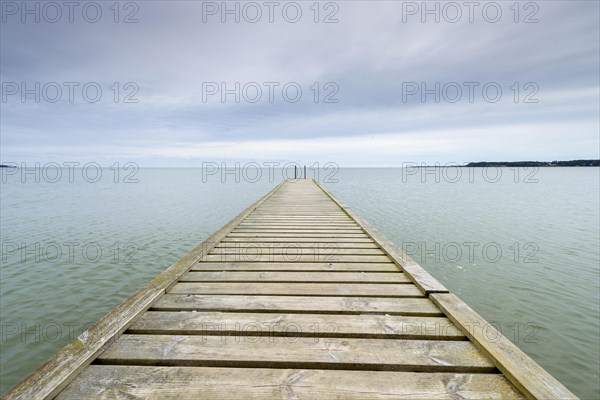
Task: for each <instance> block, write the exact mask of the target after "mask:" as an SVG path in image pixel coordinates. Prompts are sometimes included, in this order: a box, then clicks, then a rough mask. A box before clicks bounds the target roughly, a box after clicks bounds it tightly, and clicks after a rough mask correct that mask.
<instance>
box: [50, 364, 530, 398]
mask: <svg viewBox="0 0 600 400" xmlns="http://www.w3.org/2000/svg"><path fill="white" fill-rule="evenodd" d="M232 394H235V398H236V399H239V400H281V399H319V400H339V399H342V398H343V399H348V400H375V399H415V400H417V399H420V400H431V399H438V400H457V399H464V400H519V399H522V397H521V396H520V395H519V393H518V392H517V391H516V390H515V389H514V388H513V387H512V385H511V384H510V383H508V382H507V381H506V379H505V378H504V377H503V376H502V375H499V374H457V373H427V372H419V373H415V372H392V371H376V372H374V371H336V370H318V369H311V370H306V369H304V370H303V369H273V368H204V367H145V366H121V365H92V366H90V367H89V368H88V369H87V370H86V371H84V372H83V373H82V374H81V376H79V377H77V379H76V380H75V381H73V383H71V384H70V385H69V386H68V387H67V388H66V389H65V390H64V391H63V392H62V393H61V394H60V395H59V396H58V397H57V400H81V399H90V398H94V399H98V400H109V399H110V400H112V399H115V400H131V399H149V398H151V399H162V400H197V399H215V400H230V399H231V398H232Z"/></svg>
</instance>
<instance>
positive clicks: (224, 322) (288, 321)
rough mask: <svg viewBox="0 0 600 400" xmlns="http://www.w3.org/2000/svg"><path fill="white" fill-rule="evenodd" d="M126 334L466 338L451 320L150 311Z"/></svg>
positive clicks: (382, 316)
mask: <svg viewBox="0 0 600 400" xmlns="http://www.w3.org/2000/svg"><path fill="white" fill-rule="evenodd" d="M127 333H129V334H153V335H159V334H160V335H217V336H219V335H225V336H229V335H242V336H246V335H254V336H288V337H290V336H304V337H306V336H315V337H321V338H324V337H333V338H370V339H412V340H416V339H432V340H466V337H465V335H464V334H463V333H462V332H461V331H460V330H458V329H457V328H456V327H455V326H454V324H453V323H452V322H450V320H448V319H447V318H439V317H406V316H399V315H331V314H267V313H219V312H192V311H184V312H182V311H179V312H165V311H152V312H146V313H144V314H143V315H142V316H141V317H140V318H139V319H138V320H137V321H136V322H135V323H134V324H133V325H131V326H130V327H129V329H128V330H127Z"/></svg>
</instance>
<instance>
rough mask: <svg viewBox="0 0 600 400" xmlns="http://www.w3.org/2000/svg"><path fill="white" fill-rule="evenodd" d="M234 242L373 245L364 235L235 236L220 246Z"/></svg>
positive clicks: (227, 238)
mask: <svg viewBox="0 0 600 400" xmlns="http://www.w3.org/2000/svg"><path fill="white" fill-rule="evenodd" d="M234 242H238V243H248V242H265V243H298V244H302V243H319V244H322V243H338V244H343V243H371V244H375V242H374V241H373V239H371V238H370V237H368V236H366V235H364V236H363V237H359V238H334V239H332V238H327V237H321V238H310V237H304V238H302V237H294V236H292V237H281V236H279V237H273V236H260V237H248V236H243V237H235V236H228V237H226V238H225V239H223V240H222V241H221V243H220V244H223V243H234ZM375 245H376V244H375ZM376 246H377V245H376ZM377 247H379V246H377Z"/></svg>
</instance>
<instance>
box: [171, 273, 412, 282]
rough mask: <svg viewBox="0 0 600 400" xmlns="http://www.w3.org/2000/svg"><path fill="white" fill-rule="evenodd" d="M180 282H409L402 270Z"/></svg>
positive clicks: (203, 277) (201, 277)
mask: <svg viewBox="0 0 600 400" xmlns="http://www.w3.org/2000/svg"><path fill="white" fill-rule="evenodd" d="M179 281H180V282H321V283H336V282H369V283H410V282H411V281H410V279H408V278H407V277H406V276H404V274H403V273H402V272H398V273H395V274H390V273H385V272H384V273H377V272H234V271H226V272H197V271H190V272H186V273H185V274H183V276H182V277H181V278H180V279H179Z"/></svg>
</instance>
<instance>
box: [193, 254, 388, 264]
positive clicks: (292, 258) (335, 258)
mask: <svg viewBox="0 0 600 400" xmlns="http://www.w3.org/2000/svg"><path fill="white" fill-rule="evenodd" d="M202 261H207V262H261V263H264V262H332V263H333V262H335V263H343V262H351V263H382V262H389V261H390V259H389V258H388V257H387V256H368V255H365V256H361V255H356V256H351V255H338V254H327V253H324V254H300V255H296V254H289V255H278V254H275V255H270V254H262V255H261V254H257V255H255V254H209V255H206V256H204V257H202Z"/></svg>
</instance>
